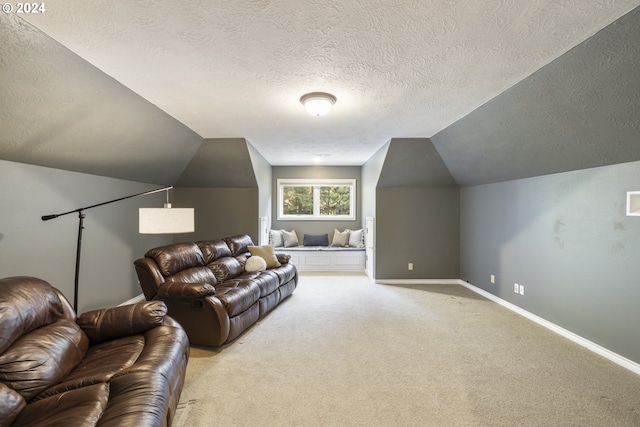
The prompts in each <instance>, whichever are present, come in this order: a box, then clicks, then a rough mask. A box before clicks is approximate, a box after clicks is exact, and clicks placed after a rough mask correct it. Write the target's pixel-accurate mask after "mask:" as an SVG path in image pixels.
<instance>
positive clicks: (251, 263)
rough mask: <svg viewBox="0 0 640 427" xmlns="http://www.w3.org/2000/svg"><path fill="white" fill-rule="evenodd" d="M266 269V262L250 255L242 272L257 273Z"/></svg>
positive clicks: (259, 257)
mask: <svg viewBox="0 0 640 427" xmlns="http://www.w3.org/2000/svg"><path fill="white" fill-rule="evenodd" d="M266 269H267V262H266V261H265V260H264V258H262V257H261V256H258V255H255V256H254V255H252V256H250V257H249V259H247V263H246V264H245V265H244V271H246V272H247V273H256V272H258V271H264V270H266Z"/></svg>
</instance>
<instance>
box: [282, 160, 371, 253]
mask: <svg viewBox="0 0 640 427" xmlns="http://www.w3.org/2000/svg"><path fill="white" fill-rule="evenodd" d="M272 174H273V183H272V192H273V197H272V198H273V208H272V219H271V228H272V229H274V230H282V229H285V230H289V231H290V230H292V229H293V230H295V231H296V234H297V235H298V240H299V241H300V244H302V239H303V236H304V234H305V233H306V234H328V235H329V241H331V239H332V238H333V233H334V230H335V229H336V228H337V229H338V230H340V231H342V230H344V229H345V228H350V229H352V230H357V229H360V228H363V224H362V221H363V220H362V182H361V181H362V180H361V178H360V175H361V168H360V167H359V166H274V167H273V169H272ZM281 178H282V179H285V178H287V179H288V178H299V179H333V178H335V179H340V178H347V179H355V180H356V220H355V221H278V213H277V209H278V202H277V194H278V187H277V186H278V179H281Z"/></svg>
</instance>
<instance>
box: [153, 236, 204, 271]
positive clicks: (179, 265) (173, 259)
mask: <svg viewBox="0 0 640 427" xmlns="http://www.w3.org/2000/svg"><path fill="white" fill-rule="evenodd" d="M144 256H146V257H148V258H152V259H153V260H154V261H155V262H156V264H157V265H158V268H159V269H160V272H161V273H162V275H163V276H164V277H168V276H171V275H173V274H176V273H178V272H180V271H182V270H186V269H187V268H191V267H201V266H203V265H205V262H204V256H203V255H202V252H201V251H200V248H198V245H196V244H195V243H192V242H187V243H176V244H173V245H167V246H160V247H158V248H154V249H150V250H148V251H147V253H145V254H144Z"/></svg>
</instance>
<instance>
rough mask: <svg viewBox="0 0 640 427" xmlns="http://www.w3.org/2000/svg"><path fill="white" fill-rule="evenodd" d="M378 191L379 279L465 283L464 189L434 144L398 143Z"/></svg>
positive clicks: (399, 140)
mask: <svg viewBox="0 0 640 427" xmlns="http://www.w3.org/2000/svg"><path fill="white" fill-rule="evenodd" d="M372 166H373V165H372ZM376 187H377V189H376V191H375V212H376V214H375V216H376V236H375V242H376V244H375V278H376V279H454V278H455V279H457V278H459V259H460V256H459V242H460V224H459V215H460V206H459V192H458V186H457V184H456V182H455V180H454V179H453V177H452V176H451V174H450V173H449V170H448V169H447V167H446V165H445V164H444V162H443V161H442V158H441V157H440V155H439V154H438V152H437V151H436V149H435V147H434V146H433V144H432V143H431V140H429V139H428V138H393V139H392V140H391V142H390V143H389V146H388V149H387V151H386V156H385V158H384V164H383V165H382V168H381V170H380V176H379V179H378V182H377V185H376ZM409 262H412V263H413V264H414V269H413V270H408V268H407V264H408V263H409Z"/></svg>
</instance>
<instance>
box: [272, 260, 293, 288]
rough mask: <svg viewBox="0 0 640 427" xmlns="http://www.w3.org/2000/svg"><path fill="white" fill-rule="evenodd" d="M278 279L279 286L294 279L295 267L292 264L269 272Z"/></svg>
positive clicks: (283, 265)
mask: <svg viewBox="0 0 640 427" xmlns="http://www.w3.org/2000/svg"><path fill="white" fill-rule="evenodd" d="M270 271H272V272H273V273H275V274H276V275H277V276H278V277H279V278H280V284H281V285H283V284H285V283H287V282H288V281H290V280H292V279H293V278H294V277H296V272H297V270H296V267H295V266H294V265H293V264H282V266H281V267H279V268H276V269H273V270H270Z"/></svg>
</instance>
